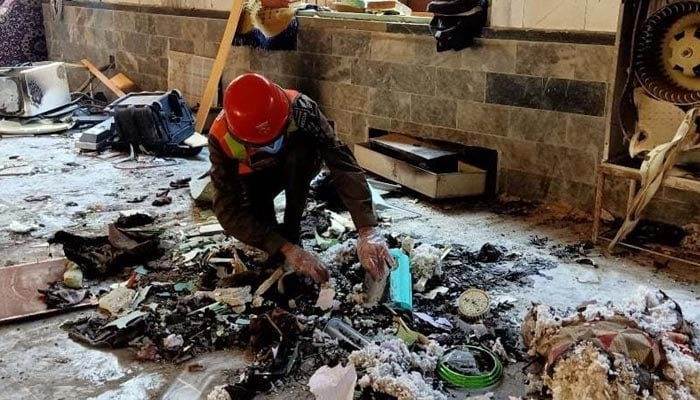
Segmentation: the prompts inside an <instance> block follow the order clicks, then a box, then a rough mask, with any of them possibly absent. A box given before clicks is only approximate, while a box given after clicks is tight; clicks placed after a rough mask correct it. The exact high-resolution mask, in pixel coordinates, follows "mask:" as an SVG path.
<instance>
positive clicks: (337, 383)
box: [309, 364, 357, 400]
mask: <svg viewBox="0 0 700 400" xmlns="http://www.w3.org/2000/svg"><path fill="white" fill-rule="evenodd" d="M356 384H357V372H356V371H355V367H354V366H353V365H352V364H348V365H347V366H346V367H343V366H342V365H340V364H338V365H337V366H335V367H333V368H329V367H328V366H327V365H324V366H322V367H321V368H319V369H318V370H317V371H316V372H315V373H314V374H313V375H312V376H311V378H310V379H309V390H310V391H311V393H313V394H314V396H316V400H352V398H353V395H354V393H355V385H356Z"/></svg>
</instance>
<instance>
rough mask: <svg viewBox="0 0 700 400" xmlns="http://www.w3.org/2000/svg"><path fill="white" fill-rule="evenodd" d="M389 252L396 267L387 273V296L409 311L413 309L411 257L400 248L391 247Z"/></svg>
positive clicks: (395, 303)
mask: <svg viewBox="0 0 700 400" xmlns="http://www.w3.org/2000/svg"><path fill="white" fill-rule="evenodd" d="M389 252H390V253H391V256H392V257H394V261H395V262H396V268H394V269H393V270H392V271H391V274H390V275H389V296H390V298H391V302H392V303H394V305H395V306H397V307H399V308H402V309H404V310H407V311H411V310H413V281H412V279H411V259H410V258H408V256H407V255H406V254H404V252H403V251H401V250H400V249H391V250H390V251H389Z"/></svg>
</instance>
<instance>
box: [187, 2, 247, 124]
mask: <svg viewBox="0 0 700 400" xmlns="http://www.w3.org/2000/svg"><path fill="white" fill-rule="evenodd" d="M242 13H243V0H233V4H232V5H231V13H230V14H229V16H228V22H227V23H226V29H225V30H224V36H223V37H222V38H221V43H220V44H219V51H218V52H217V53H216V59H215V60H214V65H213V67H212V70H211V74H210V75H209V81H208V82H207V86H206V88H205V89H204V94H203V95H202V101H201V103H200V104H199V110H198V111H197V123H196V125H195V131H197V132H200V133H201V132H202V130H203V129H204V124H205V123H206V121H207V117H208V116H209V110H210V109H211V106H212V103H213V102H214V96H215V95H216V92H217V89H218V86H219V81H220V80H221V74H222V73H223V72H224V66H225V65H226V60H227V59H228V53H229V51H231V46H232V45H233V37H234V36H235V34H236V29H237V28H238V21H239V20H240V19H241V14H242Z"/></svg>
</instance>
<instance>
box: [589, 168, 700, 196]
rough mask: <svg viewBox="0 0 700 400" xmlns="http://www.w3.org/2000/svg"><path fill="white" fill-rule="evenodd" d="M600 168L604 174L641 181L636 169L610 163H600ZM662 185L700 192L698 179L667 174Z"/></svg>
mask: <svg viewBox="0 0 700 400" xmlns="http://www.w3.org/2000/svg"><path fill="white" fill-rule="evenodd" d="M600 170H601V171H603V172H604V173H605V174H606V175H611V176H617V177H619V178H626V179H634V180H636V181H641V180H642V176H641V174H640V172H639V170H638V169H635V168H630V167H623V166H621V165H615V164H610V163H603V164H601V165H600ZM662 185H663V186H665V187H670V188H674V189H678V190H687V191H691V192H700V180H695V179H689V178H681V177H677V176H667V177H666V178H665V179H664V181H663V184H662Z"/></svg>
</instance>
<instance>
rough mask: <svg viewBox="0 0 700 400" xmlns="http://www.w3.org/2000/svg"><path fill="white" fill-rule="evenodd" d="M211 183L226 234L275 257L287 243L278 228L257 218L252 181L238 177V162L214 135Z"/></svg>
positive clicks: (211, 156)
mask: <svg viewBox="0 0 700 400" xmlns="http://www.w3.org/2000/svg"><path fill="white" fill-rule="evenodd" d="M209 157H210V160H211V182H212V184H213V185H214V189H215V194H214V213H215V214H216V217H217V218H218V220H219V223H220V224H221V226H222V227H223V228H224V230H225V231H226V233H228V234H230V235H233V237H235V238H236V239H238V240H240V241H241V242H243V243H246V244H248V245H250V246H253V247H256V248H259V249H261V250H264V251H265V252H267V253H268V254H270V255H272V254H275V253H277V252H278V251H279V249H280V247H282V245H283V244H285V243H286V242H287V241H286V240H285V239H284V238H283V237H282V236H281V235H280V234H279V233H277V232H276V231H275V227H274V226H269V224H264V223H262V222H260V221H259V220H258V219H257V218H255V214H254V213H253V211H252V208H251V205H250V199H249V197H248V195H247V193H248V182H246V181H245V180H244V179H242V178H241V176H240V175H239V174H238V161H237V160H234V159H231V158H229V157H228V156H227V155H226V154H225V153H224V151H223V150H222V149H221V147H220V145H219V143H218V142H217V141H216V139H214V137H213V136H212V135H210V136H209Z"/></svg>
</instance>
